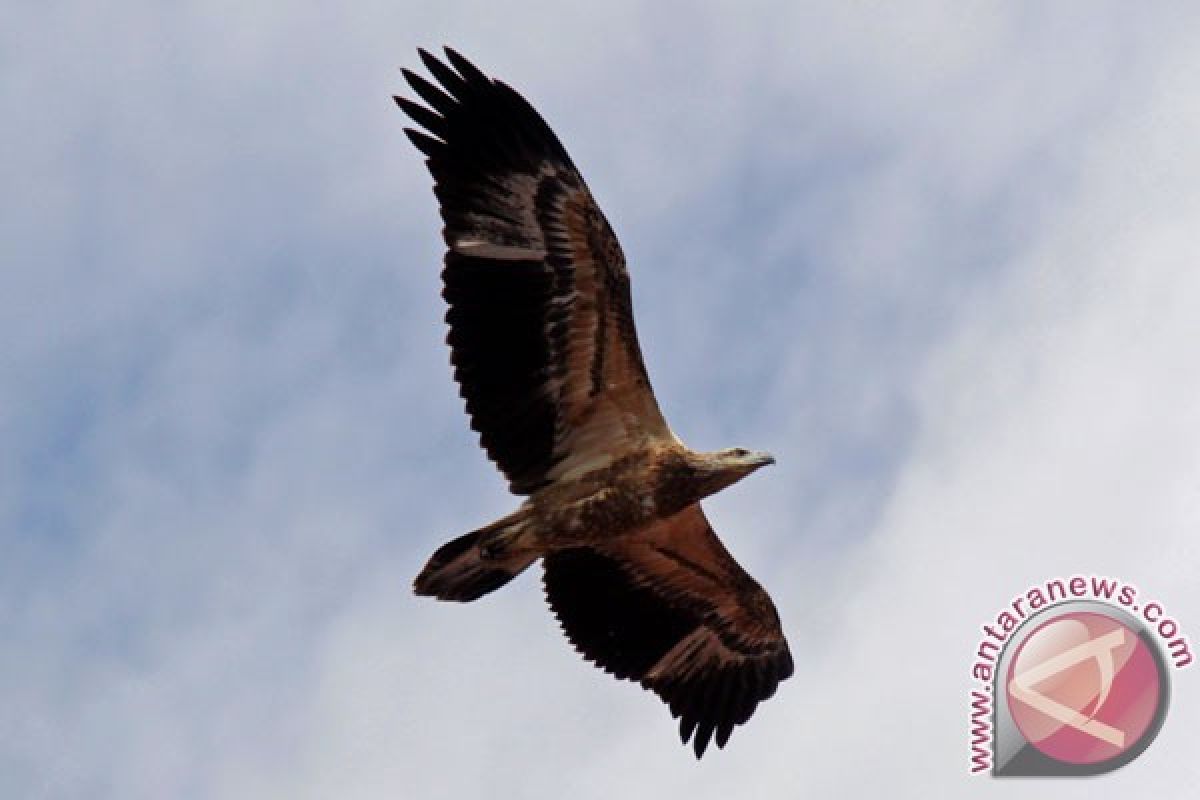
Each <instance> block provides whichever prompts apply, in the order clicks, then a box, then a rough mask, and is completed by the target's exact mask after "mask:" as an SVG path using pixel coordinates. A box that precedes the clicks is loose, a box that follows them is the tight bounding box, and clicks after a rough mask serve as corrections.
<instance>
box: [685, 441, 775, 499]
mask: <svg viewBox="0 0 1200 800" xmlns="http://www.w3.org/2000/svg"><path fill="white" fill-rule="evenodd" d="M696 456H697V459H696V463H695V464H693V467H694V469H695V470H696V474H697V476H699V477H701V479H702V481H703V484H704V489H705V495H710V494H712V493H713V492H719V491H721V490H722V489H724V488H725V487H726V486H731V485H733V484H735V483H737V482H738V481H740V480H741V479H742V478H744V477H746V476H747V475H749V474H750V473H751V472H754V470H756V469H758V468H759V467H765V466H767V465H768V464H774V463H775V457H774V456H772V455H771V454H770V453H764V452H762V451H761V450H747V449H746V448H744V447H730V448H729V449H727V450H716V451H714V452H711V453H697V454H696Z"/></svg>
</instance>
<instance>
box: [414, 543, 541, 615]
mask: <svg viewBox="0 0 1200 800" xmlns="http://www.w3.org/2000/svg"><path fill="white" fill-rule="evenodd" d="M497 528H498V526H497V525H489V526H488V527H486V528H481V529H480V530H477V531H471V532H470V533H467V534H464V535H462V536H459V537H458V538H457V539H453V540H451V541H449V542H446V544H444V545H442V546H441V547H439V548H438V549H437V551H436V552H435V553H434V554H433V556H431V557H430V559H429V562H428V563H427V564H426V565H425V568H424V569H423V570H421V574H419V575H418V576H417V579H416V580H415V581H413V590H414V591H415V592H416V593H417V594H419V595H425V596H429V597H436V598H437V599H438V600H453V601H455V602H459V603H469V602H471V601H472V600H478V599H479V598H480V597H483V596H484V595H485V594H487V593H489V592H493V591H495V590H496V589H499V588H500V587H501V586H503V585H504V584H506V583H508V582H509V581H511V580H512V579H513V578H515V577H516V576H517V575H519V574H521V573H522V572H524V571H525V569H526V567H528V566H529V565H530V564H532V563H533V562H534V561H536V560H537V555H536V554H535V553H530V552H528V551H523V552H513V553H511V554H506V553H504V552H503V543H504V537H503V534H506V533H508V532H509V531H506V530H504V529H503V528H499V529H497ZM484 550H489V551H490V552H489V553H488V554H487V556H486V557H485V555H484Z"/></svg>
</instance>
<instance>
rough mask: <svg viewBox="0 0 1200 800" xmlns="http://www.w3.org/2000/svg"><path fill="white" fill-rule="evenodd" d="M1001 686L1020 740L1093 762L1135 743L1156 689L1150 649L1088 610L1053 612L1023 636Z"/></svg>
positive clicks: (1054, 754) (1060, 757)
mask: <svg viewBox="0 0 1200 800" xmlns="http://www.w3.org/2000/svg"><path fill="white" fill-rule="evenodd" d="M1005 690H1006V692H1007V694H1008V705H1009V709H1010V712H1011V714H1012V719H1013V722H1015V723H1016V725H1017V728H1018V729H1019V730H1020V731H1021V734H1022V735H1023V736H1024V737H1025V740H1026V741H1027V742H1029V743H1030V744H1031V745H1033V746H1034V747H1036V748H1037V749H1038V750H1040V751H1041V752H1042V753H1044V754H1045V755H1047V756H1049V757H1050V758H1052V759H1055V760H1056V761H1060V762H1065V763H1068V764H1096V763H1098V762H1102V761H1107V760H1109V759H1112V758H1116V757H1118V756H1120V755H1122V754H1123V753H1126V752H1127V751H1129V750H1131V749H1132V748H1134V747H1135V746H1137V745H1138V743H1139V742H1140V741H1141V740H1142V737H1143V736H1144V735H1146V733H1147V731H1150V729H1151V726H1152V724H1153V723H1154V722H1155V719H1156V716H1157V714H1158V709H1159V703H1160V701H1161V699H1162V696H1163V686H1162V685H1161V681H1160V678H1159V672H1158V668H1157V664H1156V661H1155V658H1154V654H1153V653H1151V651H1150V648H1149V647H1147V645H1146V643H1145V642H1143V641H1142V639H1141V637H1139V636H1138V634H1137V633H1136V632H1135V631H1134V630H1132V629H1130V628H1129V627H1128V626H1126V625H1125V624H1123V623H1122V622H1120V621H1118V620H1116V619H1113V618H1112V617H1110V616H1107V615H1105V614H1098V613H1094V612H1090V611H1073V612H1068V613H1065V614H1062V615H1059V616H1056V617H1054V618H1053V619H1050V620H1048V621H1046V622H1044V623H1043V624H1041V625H1040V626H1038V627H1037V628H1036V629H1035V630H1034V631H1033V633H1031V634H1030V635H1029V636H1028V637H1026V639H1025V640H1024V641H1023V642H1021V646H1020V648H1019V649H1018V650H1017V652H1016V654H1015V656H1014V657H1013V659H1012V662H1011V664H1010V666H1009V669H1008V675H1007V680H1006V682H1005ZM1151 733H1153V731H1151Z"/></svg>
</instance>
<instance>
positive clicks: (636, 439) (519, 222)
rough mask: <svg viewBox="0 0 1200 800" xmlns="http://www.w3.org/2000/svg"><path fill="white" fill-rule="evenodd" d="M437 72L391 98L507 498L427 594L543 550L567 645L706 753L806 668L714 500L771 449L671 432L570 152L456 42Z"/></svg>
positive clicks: (458, 594)
mask: <svg viewBox="0 0 1200 800" xmlns="http://www.w3.org/2000/svg"><path fill="white" fill-rule="evenodd" d="M418 52H419V55H420V58H421V61H422V62H423V63H424V64H425V67H426V69H427V70H428V71H429V73H430V75H431V76H432V77H433V79H434V80H435V81H436V84H435V83H434V82H432V81H430V80H428V79H426V78H423V77H422V76H421V75H418V74H416V73H414V72H412V71H411V70H407V69H405V70H403V74H404V78H405V80H406V81H407V82H408V85H409V86H410V87H411V88H412V90H413V91H414V92H415V93H416V94H417V95H418V96H419V97H420V99H421V100H422V101H424V104H422V103H419V102H416V101H414V100H411V99H407V98H404V97H396V98H395V101H396V103H397V104H398V105H399V106H400V108H401V109H402V110H403V111H404V112H405V113H406V114H407V115H408V116H409V117H410V118H411V119H412V120H413V122H415V123H416V124H417V126H419V129H418V128H405V133H406V134H407V136H408V138H409V139H410V140H411V141H412V143H413V145H415V146H416V148H417V149H418V150H419V151H420V152H421V153H423V154H424V156H425V158H426V161H425V163H426V165H427V167H428V168H429V172H430V173H431V175H432V177H433V181H434V194H435V195H436V196H437V200H438V203H439V205H440V210H441V217H442V220H443V221H444V223H445V227H444V229H443V231H442V236H443V238H444V240H445V243H446V248H447V250H446V255H445V259H444V268H443V270H442V282H443V289H442V297H443V298H444V299H445V301H446V304H447V306H448V310H447V311H446V323H447V325H448V327H449V332H448V334H447V337H446V341H447V344H448V345H449V346H450V351H451V358H450V360H451V364H452V365H453V368H454V378H455V380H456V381H457V382H458V384H459V387H460V393H461V395H462V397H463V399H464V400H465V401H466V411H467V414H468V416H469V417H470V419H471V427H472V428H473V429H474V430H475V431H476V432H478V434H479V439H480V444H481V445H482V447H483V449H484V450H485V451H486V452H487V455H488V457H489V458H490V459H491V460H492V461H493V462H495V464H496V466H497V467H498V468H499V469H500V471H501V472H502V473H503V474H504V476H505V478H507V480H508V483H509V488H510V489H511V491H512V492H513V493H514V494H516V495H520V496H524V497H525V500H524V502H523V503H522V504H521V505H520V507H519V508H518V509H517V510H516V511H515V512H513V513H511V514H509V515H508V516H506V517H504V518H502V519H500V520H497V521H496V522H493V523H491V524H490V525H486V526H484V527H482V528H479V529H478V530H475V531H472V532H470V533H467V534H465V535H463V536H460V537H458V538H457V539H454V540H453V541H450V542H448V543H447V544H445V545H443V546H442V547H441V548H439V549H438V550H437V551H436V552H435V553H434V554H433V556H432V557H431V558H430V559H429V561H428V563H427V564H426V565H425V567H424V569H422V570H421V572H420V574H419V575H418V576H417V578H416V580H415V581H414V590H415V592H416V593H417V594H418V595H423V596H432V597H435V598H437V599H439V600H449V601H458V602H469V601H472V600H476V599H478V598H479V597H482V596H483V595H485V594H487V593H489V592H491V591H494V590H495V589H498V588H500V587H501V586H504V585H505V584H507V583H508V582H509V581H510V580H512V579H513V578H514V577H515V576H516V575H518V574H520V573H521V572H523V571H524V570H525V569H526V568H528V567H529V566H530V565H532V564H533V563H534V562H536V561H538V560H539V559H540V560H541V562H542V570H543V572H542V580H543V584H544V587H545V594H546V600H547V601H548V603H549V605H550V608H551V610H552V611H553V612H554V614H555V615H556V616H557V618H558V620H559V623H560V624H561V627H562V629H563V632H564V633H565V634H566V636H567V638H568V639H569V640H570V642H571V643H572V644H573V645H574V646H575V648H576V649H577V650H578V651H579V652H580V653H581V654H582V655H583V657H584V658H585V659H587V660H589V661H592V662H594V663H595V664H596V665H597V666H598V667H600V668H602V669H604V670H605V671H607V672H609V673H611V674H612V675H614V676H615V677H617V678H619V679H628V680H631V681H637V682H640V684H641V685H642V686H643V687H644V688H645V689H648V690H651V691H653V692H655V693H656V694H658V696H659V697H660V698H661V699H662V700H663V702H665V703H666V704H667V705H668V707H669V708H670V711H671V714H672V716H673V717H676V718H678V719H679V721H680V722H679V735H680V738H681V739H682V741H683V743H684V744H685V745H686V744H687V743H688V742H689V740H690V741H691V742H692V746H693V749H694V751H695V754H696V757H697V758H700V757H702V756H703V755H704V752H705V750H706V748H707V747H708V744H709V742H710V741H715V742H716V745H717V747H724V746H725V743H726V742H727V741H728V739H729V736H730V734H731V733H732V731H733V729H734V726H737V725H742V724H744V723H745V722H746V721H747V720H749V719H750V716H751V715H752V714H753V713H754V710H755V709H756V708H757V706H758V704H759V703H760V702H762V701H764V700H766V699H767V698H769V697H771V696H772V695H773V694H774V693H775V690H776V688H777V687H778V686H779V683H780V682H781V681H783V680H785V679H787V678H788V677H790V676H791V674H792V669H793V665H792V656H791V652H790V651H789V650H788V645H787V640H786V639H785V638H784V635H783V631H782V630H781V626H780V622H779V616H778V614H777V612H776V610H775V606H774V604H773V603H772V602H771V598H770V596H769V595H768V594H767V593H766V592H765V591H764V590H763V588H762V587H761V586H760V585H759V584H758V583H757V582H756V581H755V580H754V579H753V578H752V577H750V575H748V574H747V573H746V571H745V570H743V569H742V568H741V566H739V565H738V563H737V562H736V561H735V560H734V559H733V556H731V555H730V554H729V551H728V550H726V549H725V547H724V546H723V545H722V544H721V541H720V539H718V538H717V535H716V534H715V533H714V532H713V529H712V526H711V525H710V524H709V521H708V519H707V518H706V517H705V515H704V510H703V509H702V508H701V507H700V501H701V500H702V499H703V498H705V497H707V496H709V495H711V494H713V493H714V492H718V491H720V490H721V489H724V488H725V487H727V486H729V485H731V484H733V483H735V482H737V481H739V480H741V479H742V478H744V477H746V476H747V475H749V474H750V473H751V472H754V471H755V470H757V469H758V468H760V467H762V466H765V465H768V464H773V463H774V459H773V458H772V457H771V455H770V454H768V453H764V452H754V451H750V450H746V449H744V448H740V447H737V448H731V449H726V450H719V451H716V452H697V451H693V450H690V449H689V448H687V447H686V446H685V445H684V444H683V443H682V442H681V441H680V440H679V438H678V437H677V436H676V435H675V434H674V433H673V432H672V431H671V428H670V427H669V426H668V425H667V422H666V420H665V419H663V415H662V412H661V411H660V410H659V407H658V403H657V401H656V400H655V397H654V392H653V390H652V389H651V388H650V380H649V378H648V376H647V374H646V367H645V365H644V364H643V361H642V355H641V351H640V349H639V347H638V339H637V332H636V330H635V329H634V324H633V306H632V302H631V300H630V287H629V274H628V273H627V271H626V268H625V256H624V255H623V253H622V251H621V246H620V244H618V242H617V238H616V236H615V235H614V234H613V231H612V228H611V227H609V224H608V221H607V220H606V219H605V217H604V214H603V213H602V212H601V211H600V208H599V207H598V206H597V205H596V201H595V200H594V199H593V198H592V194H591V192H590V191H589V190H588V187H587V184H586V183H584V180H583V176H582V175H581V174H580V172H579V170H578V169H576V167H575V164H574V163H573V162H572V161H571V157H570V156H569V155H567V151H566V149H565V148H564V147H563V145H562V144H561V143H560V142H559V140H558V137H557V136H555V134H554V132H553V131H551V129H550V127H549V125H547V124H546V122H545V121H544V120H543V119H542V117H541V115H539V114H538V113H537V111H535V110H534V109H533V107H532V106H531V105H530V104H529V103H528V102H527V101H526V100H525V99H524V98H523V97H522V96H521V95H520V94H518V93H517V92H516V91H514V90H513V89H512V88H510V87H509V86H507V85H506V84H504V83H502V82H500V81H498V80H493V79H491V78H489V77H488V76H486V75H485V74H484V73H483V72H481V71H480V70H479V69H478V68H476V67H475V66H474V65H473V64H471V63H470V62H469V61H467V60H466V59H465V58H463V57H462V56H461V55H459V54H458V53H457V52H455V51H454V50H452V49H450V48H446V49H445V59H446V60H445V61H441V60H439V59H438V58H436V57H434V56H432V55H430V54H429V53H428V52H427V51H425V50H423V49H422V50H419V51H418Z"/></svg>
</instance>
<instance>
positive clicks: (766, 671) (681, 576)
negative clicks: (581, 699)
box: [544, 504, 792, 758]
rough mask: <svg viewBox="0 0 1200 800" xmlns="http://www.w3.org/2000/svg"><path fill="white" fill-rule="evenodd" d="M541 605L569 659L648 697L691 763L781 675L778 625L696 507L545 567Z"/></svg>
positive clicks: (787, 668)
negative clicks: (657, 702) (690, 753)
mask: <svg viewBox="0 0 1200 800" xmlns="http://www.w3.org/2000/svg"><path fill="white" fill-rule="evenodd" d="M544 564H545V576H544V582H545V587H546V598H547V599H548V600H549V602H550V607H551V608H552V609H553V610H554V613H555V615H556V616H557V617H558V619H559V621H560V622H561V623H562V628H563V631H564V632H565V633H566V634H567V638H569V639H570V640H571V643H572V644H574V645H575V648H576V649H577V650H578V651H579V652H580V653H582V654H583V655H584V657H585V658H587V659H588V660H590V661H594V662H595V663H596V664H597V665H598V666H600V667H602V668H604V669H605V670H606V671H607V672H611V673H612V674H613V675H615V676H616V677H618V678H627V679H629V680H636V681H640V682H641V684H642V686H643V687H645V688H647V689H652V690H654V691H655V692H656V693H657V694H658V695H659V697H661V698H662V699H663V701H664V702H665V703H667V705H669V706H670V708H671V714H672V716H675V717H678V718H679V735H680V737H681V738H682V739H683V742H684V743H685V744H686V743H687V742H688V740H689V738H691V737H692V735H693V734H695V740H694V742H693V747H694V749H695V752H696V756H697V758H699V757H700V756H702V755H703V754H704V750H705V748H706V747H707V746H708V742H709V740H710V739H711V738H712V737H713V735H714V734H715V735H716V743H717V747H724V746H725V742H726V741H728V739H729V735H730V733H731V732H732V731H733V727H734V726H735V725H741V724H743V723H744V722H746V720H748V719H750V715H751V714H753V713H754V709H755V708H756V707H757V706H758V704H759V703H760V702H762V701H763V700H766V699H767V698H768V697H770V696H771V695H773V694H774V693H775V689H776V687H778V686H779V682H780V681H783V680H785V679H787V678H788V677H789V676H790V675H791V674H792V655H791V652H790V651H789V650H788V646H787V641H786V640H785V639H784V637H783V631H782V630H781V629H780V626H779V616H778V615H777V614H776V612H775V606H774V604H773V603H772V602H771V598H770V597H769V596H768V595H767V593H766V592H765V591H763V588H762V587H761V586H759V585H758V583H757V582H756V581H755V580H754V579H753V578H751V577H750V576H749V575H747V574H746V572H745V571H744V570H743V569H742V568H741V567H740V566H738V563H737V562H736V561H734V560H733V557H732V556H731V555H729V552H728V551H727V550H726V549H725V548H724V547H723V546H722V545H721V542H720V540H718V539H717V536H716V534H715V533H713V530H712V527H711V526H710V525H709V523H708V520H707V519H706V518H705V516H704V512H703V511H702V510H701V509H700V506H699V505H698V504H697V505H693V506H689V507H688V508H687V509H685V510H684V511H682V512H681V513H679V514H677V515H675V516H674V517H671V518H669V519H666V520H663V521H662V522H660V523H658V524H656V525H655V526H654V527H652V528H651V529H649V530H648V531H645V532H644V533H638V534H634V535H633V536H630V537H628V538H625V537H622V538H620V539H617V540H615V541H614V542H612V543H611V544H606V545H604V546H601V547H596V548H572V549H569V550H562V551H558V552H555V553H552V554H550V555H547V556H546V558H545V560H544Z"/></svg>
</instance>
